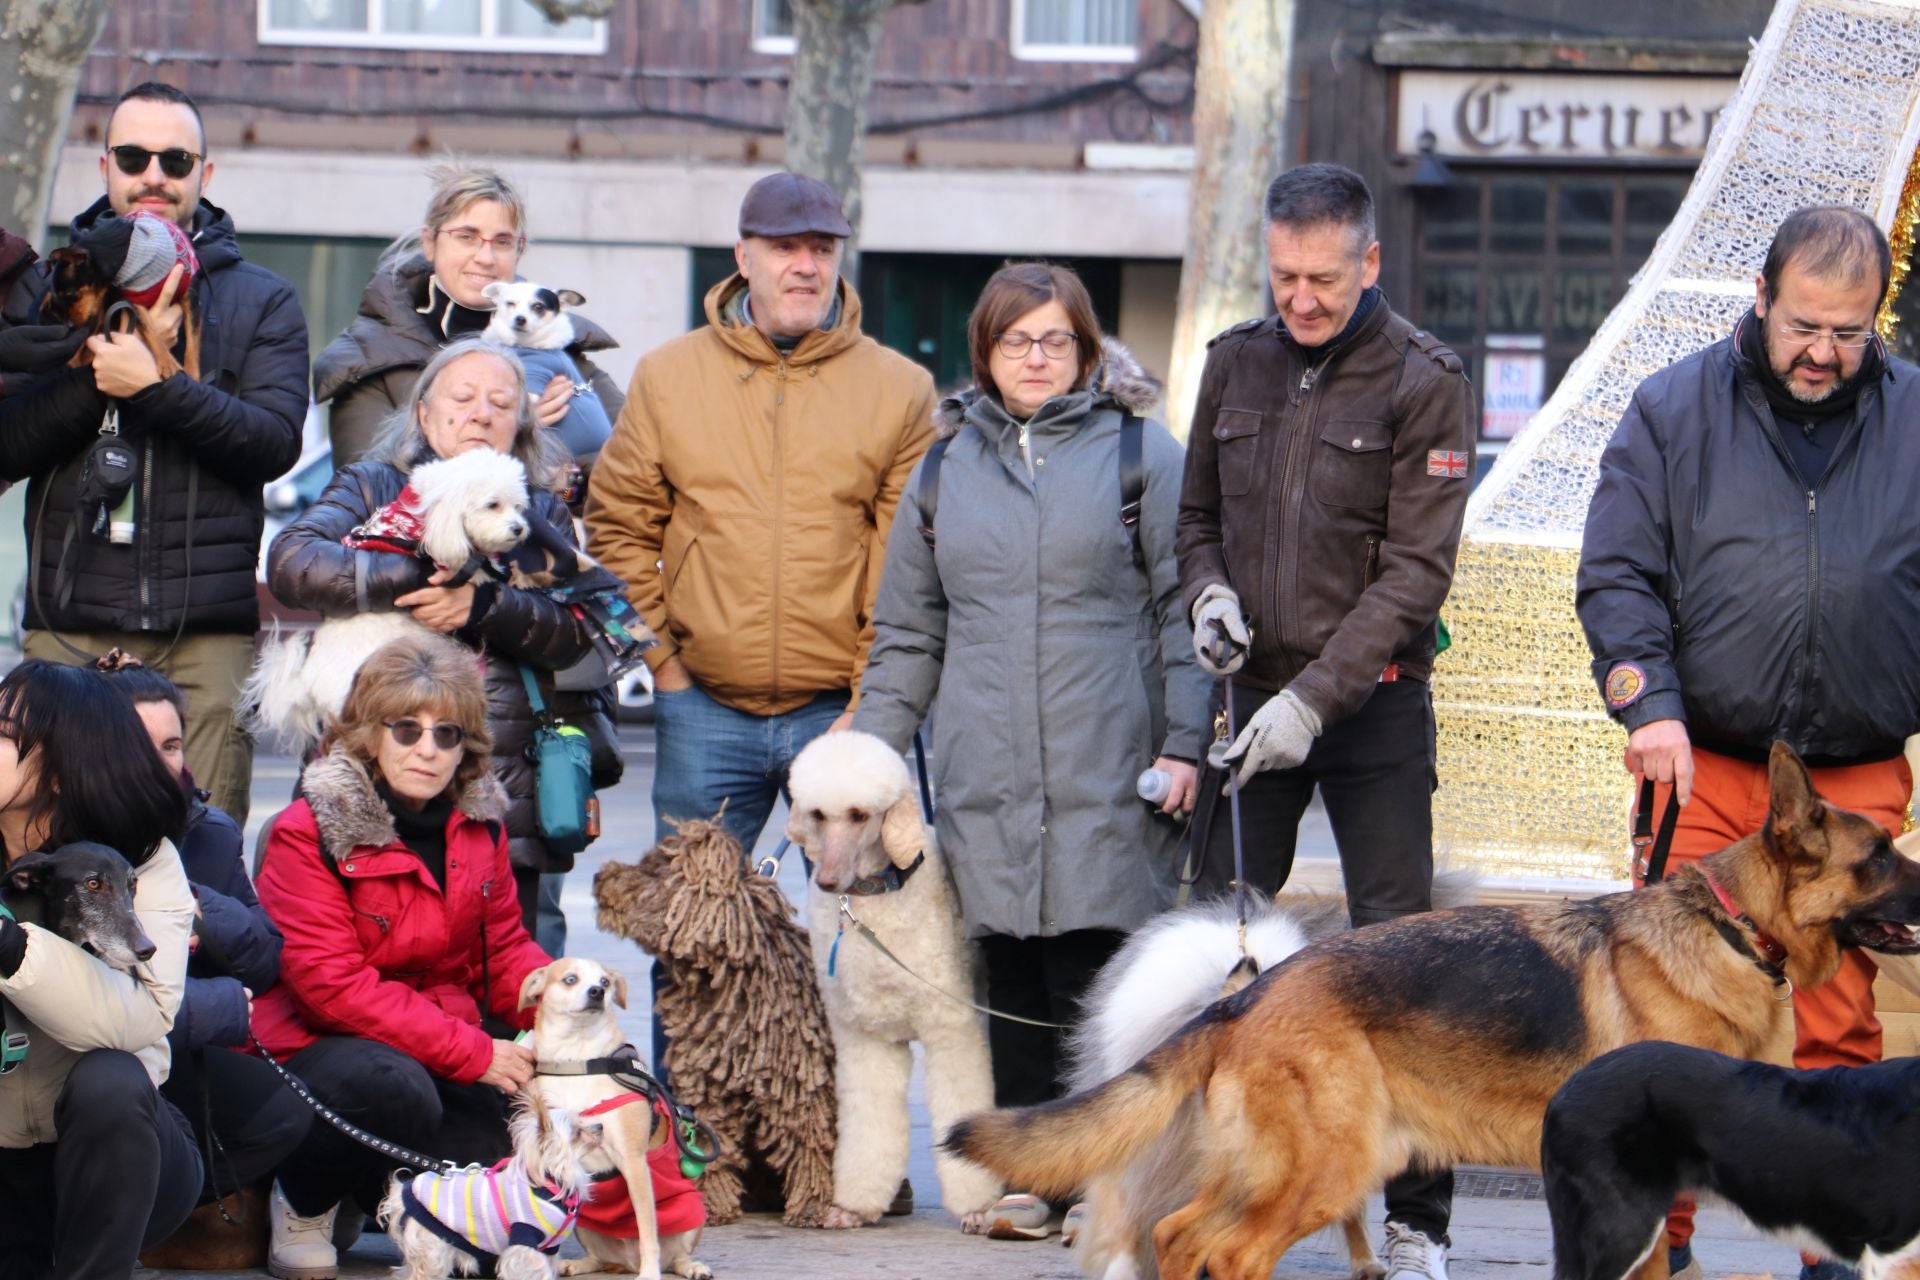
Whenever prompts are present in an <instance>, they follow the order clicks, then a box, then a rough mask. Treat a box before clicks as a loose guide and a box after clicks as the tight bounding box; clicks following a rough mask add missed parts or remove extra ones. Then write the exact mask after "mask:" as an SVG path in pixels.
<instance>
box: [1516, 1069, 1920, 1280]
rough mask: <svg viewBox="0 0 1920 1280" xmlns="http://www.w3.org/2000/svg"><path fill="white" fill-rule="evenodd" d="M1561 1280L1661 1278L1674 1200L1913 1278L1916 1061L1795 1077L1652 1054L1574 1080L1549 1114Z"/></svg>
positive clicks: (1550, 1192) (1544, 1152)
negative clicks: (1712, 1203) (1721, 1209)
mask: <svg viewBox="0 0 1920 1280" xmlns="http://www.w3.org/2000/svg"><path fill="white" fill-rule="evenodd" d="M1540 1165H1541V1170H1542V1172H1543V1173H1544V1174H1545V1175H1546V1187H1547V1210H1548V1212H1549V1213H1551V1214H1552V1216H1553V1274H1554V1276H1555V1278H1556V1280H1622V1278H1623V1277H1626V1276H1629V1275H1631V1276H1635V1277H1636V1280H1665V1277H1666V1275H1667V1250H1666V1228H1667V1209H1668V1207H1669V1206H1670V1205H1671V1204H1672V1203H1673V1197H1674V1193H1675V1192H1677V1191H1683V1190H1690V1191H1700V1192H1705V1193H1707V1194H1709V1195H1712V1196H1716V1197H1718V1198H1720V1199H1722V1200H1725V1201H1726V1202H1727V1203H1729V1204H1731V1205H1732V1206H1733V1207H1734V1208H1736V1209H1738V1210H1739V1211H1740V1212H1741V1213H1743V1214H1745V1215H1746V1216H1747V1219H1748V1220H1749V1221H1751V1222H1752V1223H1753V1225H1754V1226H1756V1227H1759V1228H1760V1229H1761V1230H1762V1231H1765V1232H1768V1233H1770V1234H1773V1235H1779V1236H1784V1237H1785V1238H1787V1239H1788V1240H1790V1241H1792V1242H1793V1243H1795V1244H1803V1245H1806V1246H1807V1247H1810V1248H1812V1249H1813V1250H1814V1251H1816V1252H1818V1253H1822V1254H1825V1255H1826V1256H1827V1257H1829V1258H1834V1259H1837V1260H1838V1261H1841V1262H1844V1263H1846V1264H1847V1265H1848V1266H1850V1267H1854V1268H1856V1269H1858V1271H1859V1272H1860V1277H1861V1280H1914V1277H1916V1276H1920V1195H1917V1194H1916V1193H1915V1188H1916V1187H1920V1059H1917V1058H1901V1059H1899V1060H1897V1061H1893V1062H1882V1063H1876V1064H1873V1065H1871V1066H1863V1067H1828V1068H1827V1069H1826V1070H1824V1071H1790V1070H1788V1069H1786V1068H1784V1067H1775V1066H1769V1065H1768V1064H1766V1063H1761V1062H1744V1061H1741V1060H1740V1059H1738V1058H1729V1057H1726V1056H1724V1055H1722V1054H1718V1053H1709V1052H1708V1051H1707V1050H1705V1049H1689V1048H1686V1047H1684V1046H1682V1045H1677V1044H1663V1043H1661V1042H1659V1041H1653V1042H1649V1043H1646V1044H1635V1045H1628V1046H1627V1047H1626V1048H1624V1049H1616V1050H1614V1051H1613V1052H1612V1053H1609V1054H1607V1055H1606V1056H1605V1057H1603V1058H1600V1059H1599V1060H1597V1061H1596V1062H1594V1063H1592V1064H1591V1065H1589V1066H1586V1067H1582V1068H1581V1069H1580V1070H1579V1071H1578V1072H1576V1073H1575V1074H1574V1077H1573V1079H1571V1080H1569V1081H1567V1083H1566V1084H1565V1085H1564V1086H1562V1088H1561V1090H1560V1092H1559V1093H1556V1094H1555V1095H1554V1096H1553V1101H1552V1102H1551V1103H1550V1104H1549V1105H1548V1107H1547V1117H1546V1124H1545V1126H1544V1131H1543V1133H1542V1137H1541V1148H1540Z"/></svg>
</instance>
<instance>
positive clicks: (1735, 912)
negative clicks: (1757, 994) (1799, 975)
mask: <svg viewBox="0 0 1920 1280" xmlns="http://www.w3.org/2000/svg"><path fill="white" fill-rule="evenodd" d="M1700 878H1701V879H1703V880H1705V881H1706V882H1707V888H1709V889H1711V890H1713V897H1714V900H1715V901H1716V902H1718V903H1719V904H1720V909H1721V910H1722V911H1725V912H1726V913H1727V915H1728V916H1730V917H1732V919H1733V922H1734V923H1735V924H1737V925H1742V926H1745V927H1746V928H1747V929H1749V930H1751V931H1752V932H1753V945H1754V947H1755V949H1757V950H1758V951H1759V952H1760V954H1759V956H1758V957H1756V958H1755V961H1754V963H1756V964H1758V965H1759V966H1760V970H1761V972H1763V973H1765V974H1766V975H1767V976H1768V977H1770V978H1772V979H1773V980H1774V982H1775V983H1781V982H1785V981H1786V980H1787V975H1786V967H1787V949H1786V948H1785V947H1783V946H1781V945H1780V944H1779V942H1777V941H1776V940H1774V939H1773V938H1772V937H1770V936H1768V934H1767V933H1766V931H1765V930H1763V929H1762V928H1761V927H1760V926H1759V925H1757V924H1755V923H1754V922H1753V917H1751V916H1749V915H1748V914H1747V913H1746V912H1744V911H1742V910H1741V909H1740V907H1739V904H1737V903H1736V902H1734V900H1733V895H1731V894H1729V893H1728V892H1727V891H1726V890H1725V889H1724V888H1722V887H1721V885H1720V882H1719V881H1718V880H1715V879H1714V878H1713V875H1712V874H1711V873H1710V872H1709V871H1708V870H1707V869H1706V868H1705V867H1701V868H1700ZM1736 936H1737V935H1736Z"/></svg>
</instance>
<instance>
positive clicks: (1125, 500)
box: [1120, 413, 1147, 569]
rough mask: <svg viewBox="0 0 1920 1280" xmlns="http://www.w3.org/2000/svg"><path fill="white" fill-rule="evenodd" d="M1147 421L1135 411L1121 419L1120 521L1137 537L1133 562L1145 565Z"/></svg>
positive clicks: (1132, 535)
mask: <svg viewBox="0 0 1920 1280" xmlns="http://www.w3.org/2000/svg"><path fill="white" fill-rule="evenodd" d="M1146 430H1147V424H1146V423H1145V422H1144V421H1143V420H1142V419H1140V418H1138V417H1136V416H1135V415H1133V414H1131V413H1130V414H1128V415H1127V416H1126V417H1124V418H1122V419H1121V420H1120V523H1121V524H1123V525H1125V526H1127V534H1128V536H1129V537H1131V538H1132V539H1133V562H1134V563H1135V564H1137V565H1139V566H1140V567H1141V568H1143V569H1144V568H1145V567H1146V564H1147V557H1146V555H1145V553H1143V552H1142V551H1141V550H1140V499H1141V498H1143V497H1144V496H1146V492H1147V468H1146V464H1145V463H1144V462H1143V461H1142V460H1141V454H1142V451H1143V449H1144V447H1145V446H1144V441H1145V438H1146Z"/></svg>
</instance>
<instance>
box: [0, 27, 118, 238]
mask: <svg viewBox="0 0 1920 1280" xmlns="http://www.w3.org/2000/svg"><path fill="white" fill-rule="evenodd" d="M112 10H113V0H0V226H4V227H7V228H8V229H10V230H12V231H14V232H15V233H16V234H18V235H20V236H23V237H25V238H26V239H27V240H29V241H31V242H32V244H33V246H34V247H35V248H36V249H37V248H39V247H40V245H41V242H42V241H43V240H44V239H45V237H46V231H47V211H48V209H49V208H50V207H51V205H52V202H53V174H54V170H55V168H56V167H57V166H58V165H59V163H60V147H61V144H62V143H64V142H65V141H66V140H67V121H68V120H70V119H71V118H72V117H73V91H74V89H75V87H76V86H77V85H78V84H79V83H80V66H81V64H82V63H84V62H85V61H86V60H87V54H88V53H89V52H90V51H91V50H92V49H93V42H94V41H96V40H98V39H99V38H100V32H101V31H102V30H104V29H105V27H106V25H107V15H108V14H109V13H111V12H112Z"/></svg>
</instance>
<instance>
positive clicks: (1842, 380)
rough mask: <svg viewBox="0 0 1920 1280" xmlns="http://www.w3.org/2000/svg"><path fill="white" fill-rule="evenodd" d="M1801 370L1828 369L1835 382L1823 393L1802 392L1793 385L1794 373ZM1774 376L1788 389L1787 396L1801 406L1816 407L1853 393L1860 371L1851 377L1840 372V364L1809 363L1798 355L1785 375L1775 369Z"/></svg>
mask: <svg viewBox="0 0 1920 1280" xmlns="http://www.w3.org/2000/svg"><path fill="white" fill-rule="evenodd" d="M1801 368H1806V369H1826V370H1828V371H1830V372H1831V373H1832V374H1833V382H1832V384H1831V385H1829V386H1828V387H1827V388H1826V389H1825V390H1823V391H1817V392H1804V391H1801V390H1800V389H1799V388H1798V387H1796V386H1794V385H1793V371H1794V370H1795V369H1801ZM1773 376H1774V377H1776V378H1778V379H1780V385H1781V386H1782V387H1784V388H1786V392H1787V394H1788V395H1790V396H1792V397H1793V398H1794V399H1795V400H1798V401H1799V402H1800V403H1801V404H1805V405H1816V404H1825V403H1826V402H1827V401H1829V400H1831V399H1833V398H1834V396H1836V395H1838V394H1840V393H1841V392H1842V391H1851V390H1852V389H1853V386H1854V383H1855V382H1857V381H1858V380H1859V377H1860V371H1859V370H1858V369H1855V370H1854V371H1853V373H1852V374H1851V375H1850V376H1849V375H1847V374H1844V373H1842V372H1840V366H1839V365H1838V364H1831V365H1824V364H1814V363H1813V362H1811V361H1809V360H1808V359H1807V358H1806V356H1805V355H1798V356H1795V357H1794V358H1793V363H1791V364H1789V365H1788V366H1787V371H1786V372H1785V373H1784V374H1783V373H1781V372H1780V371H1779V370H1778V369H1775V370H1774V371H1773Z"/></svg>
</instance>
